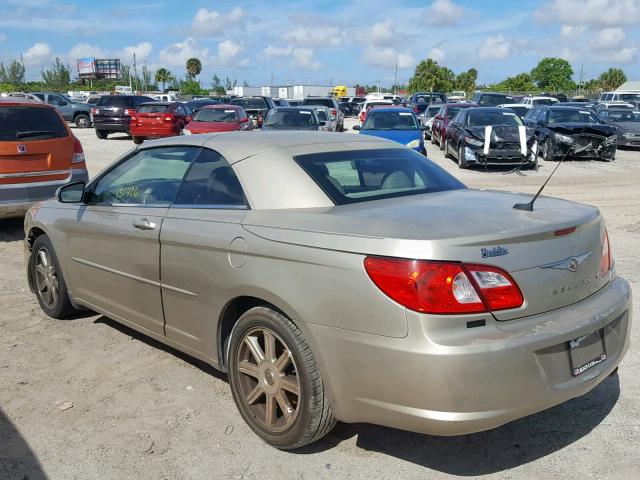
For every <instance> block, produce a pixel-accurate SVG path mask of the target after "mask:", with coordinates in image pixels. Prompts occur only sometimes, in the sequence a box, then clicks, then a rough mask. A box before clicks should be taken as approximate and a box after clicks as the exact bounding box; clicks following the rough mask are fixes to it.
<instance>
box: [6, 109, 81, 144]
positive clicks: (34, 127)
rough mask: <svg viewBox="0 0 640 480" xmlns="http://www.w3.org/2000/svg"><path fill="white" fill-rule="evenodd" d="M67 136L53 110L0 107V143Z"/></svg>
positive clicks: (62, 124)
mask: <svg viewBox="0 0 640 480" xmlns="http://www.w3.org/2000/svg"><path fill="white" fill-rule="evenodd" d="M68 135H69V133H68V132H67V129H66V128H65V125H64V123H63V121H62V119H61V118H60V116H59V115H58V113H57V112H56V111H55V110H54V109H53V108H29V107H2V106H0V142H6V141H9V142H11V141H16V140H19V141H21V142H24V141H30V140H46V139H50V138H62V137H67V136H68ZM13 148H14V151H15V147H13Z"/></svg>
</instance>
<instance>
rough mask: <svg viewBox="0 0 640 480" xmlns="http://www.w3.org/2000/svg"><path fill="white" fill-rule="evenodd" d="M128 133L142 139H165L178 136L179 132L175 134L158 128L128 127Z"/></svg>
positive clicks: (168, 129)
mask: <svg viewBox="0 0 640 480" xmlns="http://www.w3.org/2000/svg"><path fill="white" fill-rule="evenodd" d="M130 133H131V135H132V136H134V137H144V138H165V137H175V136H177V135H180V132H176V131H175V130H173V129H170V128H167V129H160V128H144V127H136V126H132V127H130Z"/></svg>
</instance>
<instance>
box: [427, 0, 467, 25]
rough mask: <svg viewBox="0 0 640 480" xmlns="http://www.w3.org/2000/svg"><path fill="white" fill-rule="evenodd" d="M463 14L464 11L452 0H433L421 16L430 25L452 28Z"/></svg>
mask: <svg viewBox="0 0 640 480" xmlns="http://www.w3.org/2000/svg"><path fill="white" fill-rule="evenodd" d="M464 14H465V9H464V8H463V7H461V6H459V5H456V4H455V3H454V2H453V1H452V0H435V1H434V2H433V3H431V5H429V6H428V7H427V8H426V9H425V11H424V14H423V17H424V21H425V22H427V23H428V24H431V25H436V26H438V25H441V26H452V25H455V24H456V23H458V21H459V20H460V18H461V17H462V16H463V15H464Z"/></svg>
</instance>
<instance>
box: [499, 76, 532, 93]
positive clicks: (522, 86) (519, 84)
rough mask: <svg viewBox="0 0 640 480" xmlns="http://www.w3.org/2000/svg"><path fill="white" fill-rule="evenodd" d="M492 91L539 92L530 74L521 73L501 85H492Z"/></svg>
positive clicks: (503, 81)
mask: <svg viewBox="0 0 640 480" xmlns="http://www.w3.org/2000/svg"><path fill="white" fill-rule="evenodd" d="M491 88H492V89H495V90H498V91H501V92H523V93H524V92H533V91H535V90H537V88H536V86H535V85H534V84H533V79H532V78H531V75H529V74H528V73H519V74H518V75H516V76H515V77H507V78H505V79H504V80H502V81H501V82H499V83H496V84H494V85H492V87H491Z"/></svg>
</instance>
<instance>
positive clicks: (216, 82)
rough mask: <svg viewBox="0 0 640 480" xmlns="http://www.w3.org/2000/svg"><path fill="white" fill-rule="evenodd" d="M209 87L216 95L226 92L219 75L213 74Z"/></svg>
mask: <svg viewBox="0 0 640 480" xmlns="http://www.w3.org/2000/svg"><path fill="white" fill-rule="evenodd" d="M211 88H212V89H213V91H214V93H215V94H216V95H224V94H225V93H227V92H226V90H225V89H224V87H223V86H222V80H220V77H219V76H218V75H215V74H214V75H213V78H212V79H211Z"/></svg>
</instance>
